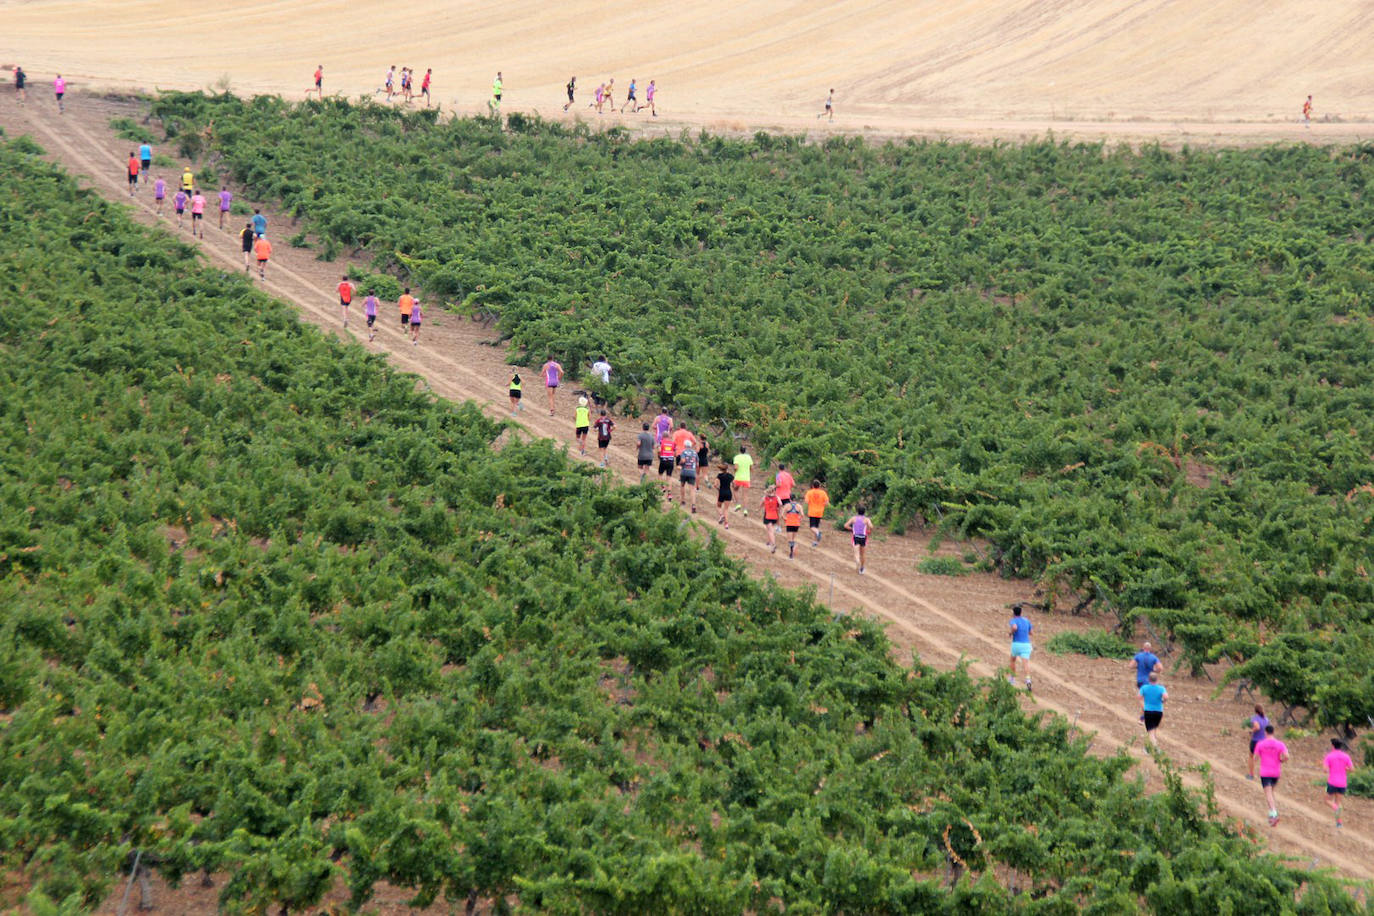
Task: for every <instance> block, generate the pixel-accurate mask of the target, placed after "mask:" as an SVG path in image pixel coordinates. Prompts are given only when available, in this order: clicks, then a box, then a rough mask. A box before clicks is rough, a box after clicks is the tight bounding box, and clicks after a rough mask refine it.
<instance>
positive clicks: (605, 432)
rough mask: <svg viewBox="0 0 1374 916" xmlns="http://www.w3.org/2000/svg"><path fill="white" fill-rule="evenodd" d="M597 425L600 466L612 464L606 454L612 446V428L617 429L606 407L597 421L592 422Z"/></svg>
mask: <svg viewBox="0 0 1374 916" xmlns="http://www.w3.org/2000/svg"><path fill="white" fill-rule="evenodd" d="M592 425H593V426H595V427H596V447H597V448H598V449H600V451H601V464H600V467H603V468H604V467H605V466H606V465H608V464H610V459H609V458H607V456H606V450H607V449H609V448H610V447H611V430H613V429H615V421H614V420H612V419H611V418H610V417H609V416H608V415H607V414H606V408H604V407H603V408H601V413H600V415H598V416H597V418H596V422H595V423H593V424H592Z"/></svg>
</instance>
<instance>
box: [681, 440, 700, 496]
mask: <svg viewBox="0 0 1374 916" xmlns="http://www.w3.org/2000/svg"><path fill="white" fill-rule="evenodd" d="M699 462H700V457H699V456H698V454H697V444H696V442H694V441H692V437H691V436H688V437H687V438H686V439H684V440H682V448H681V449H679V450H678V453H677V466H678V468H679V469H680V471H679V473H678V493H677V495H678V499H680V500H681V501H682V504H683V505H684V506H688V507H689V508H690V509H691V510H692V514H693V515H696V514H697V469H698V468H699V467H700V463H699ZM689 487H690V488H691V490H692V501H691V502H690V503H688V502H687V489H688V488H689Z"/></svg>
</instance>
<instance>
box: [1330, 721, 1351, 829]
mask: <svg viewBox="0 0 1374 916" xmlns="http://www.w3.org/2000/svg"><path fill="white" fill-rule="evenodd" d="M1322 766H1323V767H1325V768H1326V803H1327V804H1328V805H1330V806H1331V810H1332V811H1334V812H1336V826H1337V827H1340V826H1341V803H1342V802H1343V801H1344V800H1345V790H1346V788H1347V787H1348V785H1349V775H1348V774H1349V773H1350V771H1351V770H1353V769H1354V768H1355V761H1353V760H1351V759H1350V755H1349V754H1347V753H1346V747H1345V742H1344V741H1342V740H1341V739H1340V738H1332V739H1331V750H1329V751H1327V752H1326V756H1325V757H1323V758H1322Z"/></svg>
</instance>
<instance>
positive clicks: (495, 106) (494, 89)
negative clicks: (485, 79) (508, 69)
mask: <svg viewBox="0 0 1374 916" xmlns="http://www.w3.org/2000/svg"><path fill="white" fill-rule="evenodd" d="M505 89H506V87H505V84H504V83H503V82H502V81H501V71H500V70H497V71H496V79H494V80H492V81H491V101H490V102H487V108H489V109H490V110H491V113H492V114H494V115H495V114H500V113H501V94H502V93H503V92H505Z"/></svg>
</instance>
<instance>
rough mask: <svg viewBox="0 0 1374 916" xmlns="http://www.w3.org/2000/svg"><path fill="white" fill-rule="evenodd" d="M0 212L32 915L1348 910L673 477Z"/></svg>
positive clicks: (176, 275) (2, 737) (5, 769)
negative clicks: (152, 875) (894, 646)
mask: <svg viewBox="0 0 1374 916" xmlns="http://www.w3.org/2000/svg"><path fill="white" fill-rule="evenodd" d="M326 104H327V105H328V104H333V103H326ZM34 213H42V214H43V215H44V218H43V219H42V220H35V219H33V218H32V215H33V214H34ZM0 232H3V235H4V238H5V246H4V248H3V249H0V298H3V301H5V302H10V303H16V302H17V303H26V304H27V305H25V307H20V308H9V307H6V308H3V309H0V348H3V352H4V356H5V358H4V359H3V360H0V394H3V396H2V397H0V466H3V467H4V468H5V469H6V473H5V474H4V475H0V570H2V571H0V606H3V607H4V609H5V610H4V614H3V615H0V671H3V675H4V677H3V682H4V683H5V684H6V687H5V696H4V698H3V701H0V702H3V703H4V713H5V715H4V716H3V718H0V871H3V872H4V873H6V874H15V873H17V874H18V875H19V876H20V880H18V881H12V882H10V885H9V886H16V885H17V886H28V885H32V887H33V888H34V890H33V892H32V893H31V894H30V895H29V897H28V906H29V907H30V908H31V909H33V910H34V911H35V912H70V911H73V910H88V909H90V908H91V907H93V906H94V905H95V903H96V902H97V901H98V900H100V899H102V897H103V895H104V894H105V893H106V892H107V891H108V888H109V885H110V882H111V881H112V880H114V878H115V876H116V875H119V874H120V873H121V872H122V871H124V870H125V869H126V868H127V864H126V863H127V862H128V857H129V855H130V853H131V852H132V851H133V850H135V849H136V850H140V851H142V852H143V853H144V856H145V861H150V862H153V863H154V864H155V867H156V868H157V869H158V870H159V871H160V872H161V873H162V874H163V875H164V876H165V877H166V878H168V879H169V880H171V881H174V882H175V881H178V880H181V879H183V878H186V877H187V876H189V875H191V874H193V873H194V872H196V871H198V870H199V869H202V868H209V869H211V870H214V871H223V872H226V873H227V874H228V876H229V877H228V879H227V880H226V881H225V882H224V884H223V885H222V886H221V889H220V904H221V907H222V908H223V909H224V910H225V911H226V912H231V913H232V912H239V913H250V912H251V913H259V912H264V911H269V910H272V909H277V908H281V909H284V910H287V911H293V912H299V911H304V910H307V909H313V908H314V907H315V906H317V905H318V903H319V901H320V899H321V895H322V894H323V893H324V891H325V889H326V888H327V887H329V886H330V885H331V883H332V882H335V881H340V882H344V883H346V885H347V887H348V889H349V891H350V893H351V897H352V900H351V903H352V905H353V906H354V907H359V908H361V907H363V906H364V905H365V904H366V903H367V901H368V899H369V897H370V895H371V893H372V888H373V886H374V885H375V884H376V882H378V881H383V880H385V881H387V882H389V883H391V884H392V885H394V886H398V887H403V888H408V889H410V890H411V891H413V893H414V901H415V902H416V903H417V905H425V904H428V903H432V902H436V901H438V900H439V899H440V898H442V899H443V900H444V901H446V902H448V903H450V904H452V905H454V906H457V905H458V901H462V900H466V899H467V898H468V896H469V894H472V895H476V896H477V897H478V898H484V899H486V900H504V899H505V898H506V897H507V896H508V895H514V896H515V897H516V899H518V901H519V904H520V908H521V909H523V910H530V911H554V912H561V913H572V912H622V913H643V912H646V911H652V910H655V909H663V910H664V911H668V912H673V911H677V912H688V911H690V912H725V913H738V912H742V911H746V910H747V911H753V912H765V911H769V912H775V911H777V910H778V909H779V908H780V907H782V906H785V907H786V908H787V909H788V910H789V911H792V912H841V911H845V912H855V911H860V910H862V911H886V912H951V913H953V912H989V911H997V912H1032V911H1034V912H1046V911H1053V912H1071V911H1077V910H1079V909H1089V910H1096V911H1099V912H1121V911H1131V910H1139V909H1142V908H1144V907H1147V906H1148V907H1151V908H1155V909H1159V910H1161V911H1164V910H1167V911H1169V912H1188V911H1200V910H1201V909H1202V908H1204V907H1206V908H1208V909H1209V911H1210V910H1216V911H1239V910H1242V909H1252V910H1253V909H1256V908H1263V909H1264V910H1265V911H1268V912H1277V911H1282V910H1284V909H1287V908H1293V907H1295V906H1296V905H1297V904H1298V903H1299V902H1301V904H1302V905H1303V906H1304V907H1306V906H1308V904H1309V902H1310V901H1322V902H1324V904H1325V905H1327V906H1328V907H1329V908H1330V911H1332V912H1353V911H1354V910H1355V905H1354V903H1353V902H1352V901H1351V899H1350V898H1349V897H1348V896H1346V895H1344V893H1343V892H1342V890H1341V889H1340V887H1339V885H1338V884H1337V883H1336V882H1335V881H1334V880H1333V879H1331V878H1329V877H1326V876H1324V875H1322V874H1311V873H1307V872H1305V871H1299V870H1297V869H1294V868H1290V867H1289V866H1287V865H1285V864H1283V863H1282V862H1280V861H1278V860H1275V859H1272V858H1268V857H1264V856H1261V855H1259V854H1257V853H1256V851H1255V849H1254V847H1253V846H1252V845H1251V844H1250V843H1249V842H1248V841H1247V840H1244V839H1242V838H1240V837H1237V836H1235V835H1234V833H1233V832H1232V831H1231V830H1230V828H1229V827H1228V826H1227V825H1225V824H1223V823H1221V822H1219V821H1218V819H1217V818H1216V817H1215V811H1214V809H1213V806H1212V805H1211V803H1210V801H1209V799H1208V797H1207V795H1206V794H1205V793H1202V794H1198V793H1193V792H1191V791H1189V790H1187V789H1186V788H1184V787H1183V786H1182V785H1181V783H1178V782H1173V783H1169V784H1168V788H1167V791H1166V792H1165V793H1163V794H1161V795H1147V794H1145V793H1144V792H1143V790H1142V789H1143V787H1142V785H1141V784H1140V783H1139V782H1138V781H1136V780H1128V779H1126V778H1124V774H1125V773H1126V771H1127V769H1128V767H1129V766H1130V761H1129V760H1128V759H1127V758H1125V757H1123V756H1118V757H1114V758H1110V759H1100V758H1098V757H1095V756H1092V755H1089V754H1088V753H1087V748H1086V744H1085V742H1084V741H1083V740H1082V739H1081V738H1079V737H1076V736H1075V735H1073V734H1071V732H1070V730H1069V729H1068V728H1067V726H1066V724H1065V723H1063V722H1061V721H1057V720H1055V721H1041V720H1039V719H1032V718H1030V717H1027V716H1026V715H1025V714H1024V713H1023V712H1022V711H1021V708H1020V706H1019V702H1020V701H1019V699H1018V697H1017V696H1016V694H1015V693H1014V692H1013V691H1012V690H1010V689H1009V688H1007V687H1006V685H1002V684H980V683H977V682H975V681H973V680H972V679H971V678H969V677H968V675H967V674H966V672H964V671H962V670H958V671H954V672H949V673H939V672H936V671H933V670H930V669H928V668H925V667H922V666H919V665H917V666H916V667H915V668H914V669H913V670H905V669H903V668H902V667H900V666H898V665H897V664H896V663H895V662H894V660H893V659H892V657H891V654H890V652H891V646H890V645H889V644H888V642H887V641H886V639H885V638H884V636H883V634H882V632H881V631H880V630H879V628H878V627H877V626H876V625H875V624H873V623H871V622H867V621H863V620H855V619H850V618H846V619H843V620H835V619H833V618H832V617H831V615H830V614H829V613H828V612H827V611H826V609H824V608H822V607H819V606H817V605H816V604H815V603H813V602H812V601H811V600H810V598H809V597H807V596H805V595H801V594H798V593H793V592H787V591H783V590H781V589H779V588H778V587H777V586H776V585H775V584H772V583H771V582H759V581H755V580H753V579H751V578H750V577H749V576H747V575H746V574H745V572H744V570H742V569H741V568H740V567H739V566H738V565H737V564H736V563H734V562H733V561H731V560H730V559H729V558H727V557H726V555H725V553H724V549H723V547H722V546H721V545H720V544H719V543H717V542H710V543H707V544H701V543H698V542H697V541H695V540H693V539H690V538H684V537H682V535H681V532H680V530H679V527H678V526H679V524H680V522H679V519H678V518H677V517H676V516H674V515H672V514H667V513H663V512H661V511H660V510H659V507H658V501H657V498H656V496H655V495H654V493H653V490H652V488H635V489H629V488H617V487H613V486H611V485H609V484H608V483H607V482H606V481H605V480H604V479H602V478H601V477H600V476H599V475H596V474H594V473H592V472H591V471H589V470H587V469H585V468H582V467H575V466H570V465H569V464H568V463H567V462H566V460H565V459H564V457H563V456H562V455H561V453H560V452H559V451H557V450H556V449H554V448H553V447H552V446H551V445H550V444H548V443H541V442H536V443H529V444H522V443H520V442H518V441H509V442H506V443H505V444H504V445H503V447H502V448H501V449H500V450H499V451H493V450H492V449H491V444H492V442H493V441H494V440H495V439H496V438H497V437H498V435H499V434H500V433H501V431H502V427H501V426H500V425H499V424H496V423H494V422H492V421H489V420H487V419H485V418H484V417H483V415H482V413H481V411H480V410H478V409H477V408H476V407H475V406H473V405H464V406H460V407H455V406H453V405H449V404H445V403H439V402H435V401H434V400H432V399H431V398H429V397H427V396H425V395H422V394H419V393H417V392H416V390H415V384H414V379H413V377H410V376H406V375H401V374H398V373H396V372H394V371H392V370H390V369H389V368H387V366H386V364H385V363H384V361H383V360H381V359H380V358H378V357H376V356H373V355H369V354H368V353H367V352H365V350H364V349H363V348H361V347H358V346H352V345H345V344H343V343H340V342H338V341H336V340H334V339H333V338H330V337H326V336H325V335H322V334H320V333H319V332H317V331H315V330H314V329H312V328H309V327H308V326H305V325H302V324H301V323H300V322H299V321H298V320H297V319H296V317H295V315H294V314H293V313H292V312H290V311H288V310H287V309H286V308H284V307H283V306H282V305H280V304H279V303H275V302H273V301H271V300H269V299H267V298H266V297H265V296H263V295H262V294H261V293H259V292H258V291H257V290H255V289H254V288H253V286H252V285H251V283H249V282H245V281H244V280H242V279H240V278H239V277H238V276H236V275H231V274H226V273H224V272H218V271H211V270H204V269H200V268H198V267H197V266H196V263H195V260H194V258H193V257H192V252H191V250H190V249H189V248H186V247H184V246H182V245H179V244H177V243H175V242H173V241H171V240H168V239H167V238H165V237H163V236H154V235H153V234H151V233H150V232H149V231H146V230H143V229H141V228H140V227H139V226H137V225H136V224H134V223H132V222H131V221H130V220H129V219H128V217H127V216H126V215H124V214H123V212H122V210H121V208H119V207H117V206H112V205H107V204H105V203H103V202H101V201H100V200H98V199H97V198H96V197H95V196H94V195H93V194H91V193H90V192H88V191H82V190H79V189H77V188H76V187H75V186H74V185H73V183H71V182H70V181H68V180H67V179H65V178H63V177H61V176H60V175H59V174H58V173H57V172H56V171H55V169H54V168H53V167H52V166H51V165H49V164H47V163H46V162H44V161H43V160H42V159H41V158H40V157H38V156H37V155H35V154H33V153H31V152H27V151H25V149H24V148H23V146H22V145H21V144H19V143H17V142H16V143H13V144H9V145H5V146H0ZM34 303H42V304H43V305H44V306H45V307H43V308H36V307H31V306H32V304H34ZM147 314H156V315H157V316H158V320H157V322H155V323H150V322H144V321H131V320H130V316H131V315H147ZM11 684H13V685H15V686H10V685H11ZM1124 853H1129V855H1125V854H1124ZM950 863H957V865H958V868H959V869H960V870H961V871H962V872H963V876H962V877H960V878H958V879H957V880H954V879H955V875H954V874H952V873H951V872H950V871H949V870H948V869H949V867H950ZM1228 863H1229V866H1228ZM1013 872H1014V873H1016V874H1018V875H1020V876H1022V877H1021V878H1020V879H1018V880H1020V881H1022V882H1024V883H1023V886H1022V887H1021V888H1020V890H1019V891H1018V892H1017V893H1016V894H1013V893H1012V892H1010V891H1009V890H1008V888H1007V887H1005V886H1004V885H1003V883H1002V882H1001V880H1000V876H1004V875H1007V874H1009V873H1013ZM20 902H21V901H18V900H12V899H5V900H0V906H4V907H6V908H13V907H17V906H18V905H19V904H20Z"/></svg>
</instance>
